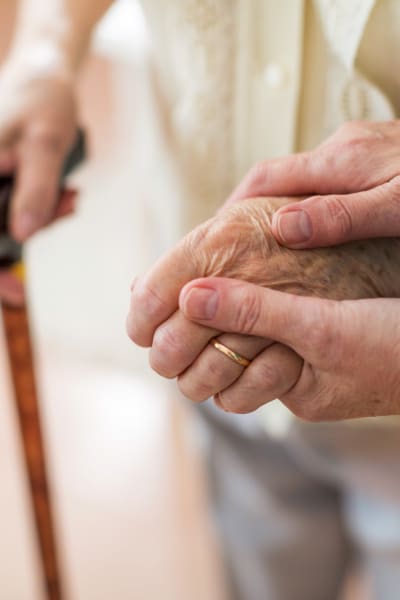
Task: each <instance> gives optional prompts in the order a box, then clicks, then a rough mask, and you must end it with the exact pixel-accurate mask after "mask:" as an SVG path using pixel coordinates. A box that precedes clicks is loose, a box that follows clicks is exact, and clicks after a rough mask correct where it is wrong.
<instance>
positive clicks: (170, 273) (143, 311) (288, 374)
mask: <svg viewBox="0 0 400 600" xmlns="http://www.w3.org/2000/svg"><path fill="white" fill-rule="evenodd" d="M292 200H293V199H288V198H286V199H285V198H280V199H278V198H255V199H251V200H246V201H244V202H240V203H234V204H232V205H230V206H228V207H226V208H224V209H223V210H221V211H220V212H219V213H218V215H217V216H216V217H215V218H214V219H211V220H210V221H208V222H206V223H205V224H203V225H201V226H200V227H198V228H196V229H195V230H194V231H193V232H192V233H190V234H189V235H188V236H186V237H185V238H184V240H183V241H182V242H181V243H180V244H179V245H178V246H177V247H176V248H175V249H174V250H172V251H171V252H170V253H169V254H168V255H166V256H165V257H163V258H162V259H161V260H160V261H159V262H158V263H157V264H156V265H155V267H154V268H153V269H152V270H151V271H150V273H148V274H147V275H146V276H145V277H144V278H143V279H141V280H138V281H136V283H135V285H134V288H133V293H132V300H131V310H130V316H129V319H128V331H129V334H130V336H131V338H132V339H133V341H135V342H136V343H138V344H140V345H144V346H151V352H150V362H151V364H152V366H153V368H154V369H155V370H156V371H157V372H158V373H160V374H161V375H163V376H166V377H176V376H178V377H179V385H180V387H181V390H182V391H183V393H184V394H185V395H186V396H188V397H189V398H191V399H192V400H195V401H202V400H205V399H206V398H207V397H209V396H210V395H214V394H218V397H217V401H219V402H220V404H222V406H223V407H224V408H226V409H228V410H232V411H234V412H248V411H249V410H254V409H255V408H257V407H258V406H259V405H260V404H263V403H265V402H266V401H268V400H272V399H274V398H276V397H279V398H285V396H286V394H287V393H288V391H289V390H291V389H292V388H293V386H295V385H296V381H298V379H299V377H301V374H302V373H303V369H304V364H305V361H304V358H303V357H302V355H301V354H299V353H297V352H295V351H293V348H292V347H291V346H290V345H287V344H277V343H273V342H272V341H271V340H269V339H268V336H265V335H264V333H262V334H259V333H258V332H257V333H255V332H254V331H253V330H250V331H249V327H248V326H247V327H244V324H242V325H241V320H242V319H241V316H240V314H239V315H238V317H237V318H238V321H237V324H236V327H237V328H236V331H237V332H240V333H244V334H247V337H239V336H238V335H235V334H234V333H232V334H226V333H225V334H223V335H219V334H220V333H221V332H223V331H233V332H234V331H235V329H234V328H233V327H232V324H230V328H229V329H226V330H225V329H224V328H223V327H218V326H216V327H214V326H213V322H212V321H210V322H209V325H210V326H209V327H205V326H204V321H201V322H200V323H194V322H189V321H188V320H187V319H186V318H185V316H184V315H183V313H182V311H179V310H178V303H179V294H180V292H181V289H182V287H183V286H184V285H185V284H186V283H188V282H189V281H192V280H193V279H196V278H198V277H206V278H213V277H224V278H230V279H231V280H232V279H235V280H242V281H246V282H251V283H252V284H256V286H257V287H256V289H259V288H260V287H261V288H272V289H275V290H280V291H284V292H286V293H290V294H297V295H298V296H315V297H319V298H326V299H330V300H353V299H362V298H383V297H398V296H400V281H399V278H398V277H397V273H398V269H399V266H400V242H399V241H398V240H396V239H386V240H382V239H376V240H370V241H365V242H352V243H349V244H346V245H344V246H342V247H337V248H331V249H318V250H307V251H304V250H301V251H299V250H289V249H287V248H284V247H282V246H280V245H279V244H278V243H277V242H276V240H275V238H274V236H273V235H272V232H271V219H272V216H273V214H274V211H275V210H277V209H279V208H280V207H282V206H284V205H286V204H287V203H288V202H291V201H292ZM205 281H207V280H205ZM231 283H233V282H231ZM204 285H205V284H204ZM205 287H206V286H205ZM252 289H253V287H252ZM203 291H204V290H203ZM201 293H202V292H200V294H201ZM283 296H284V297H286V296H288V297H292V296H290V295H289V294H284V295H283ZM332 304H333V305H335V306H336V305H338V306H340V305H341V304H342V303H340V302H333V303H332ZM329 305H330V306H331V303H330V304H329ZM227 306H230V305H229V304H228V305H227ZM240 307H241V304H240V303H239V304H237V308H238V310H239V313H240ZM243 307H244V308H246V310H247V311H249V312H250V313H251V312H252V307H251V305H250V307H249V306H247V307H246V306H245V305H243ZM244 308H243V311H244ZM299 309H300V306H299ZM316 314H317V315H318V311H317V313H316ZM255 316H256V315H255ZM255 316H254V320H255ZM191 318H193V315H191ZM246 318H247V319H248V316H247V317H246ZM250 320H251V319H250ZM253 325H254V323H253ZM314 325H315V324H314ZM316 326H317V327H318V323H317V324H316ZM250 329H251V328H250ZM364 329H365V328H364ZM260 330H261V329H260ZM257 331H258V330H257ZM254 333H255V335H256V336H257V337H256V338H254V337H249V334H253V335H254ZM216 335H218V336H219V339H220V340H221V341H222V342H223V343H225V344H226V345H227V346H229V347H231V348H232V349H234V350H236V351H237V352H239V353H240V354H242V355H244V356H246V357H247V358H250V359H251V358H254V357H255V356H257V355H260V352H263V353H264V354H265V352H266V351H267V352H268V355H269V359H268V361H267V362H268V364H267V363H265V360H264V374H262V373H261V374H259V375H258V381H260V378H261V379H263V380H264V381H266V380H268V378H269V380H270V384H269V385H268V386H264V388H263V389H262V392H263V393H262V394H261V395H260V394H258V395H257V394H254V393H252V394H250V393H248V391H249V389H253V388H254V387H255V386H253V388H252V386H249V382H247V388H246V389H247V392H243V394H241V398H239V399H238V397H237V396H235V399H234V401H229V394H228V396H227V389H229V388H230V387H232V386H233V384H234V383H235V382H236V381H237V380H238V378H240V376H241V375H243V371H244V370H243V368H242V367H240V366H238V365H236V364H235V363H233V362H232V361H230V360H229V359H227V358H226V357H225V356H223V355H221V354H220V353H218V352H217V351H216V350H215V349H214V348H211V347H210V346H208V342H209V340H210V339H211V338H212V337H214V336H216ZM307 335H308V337H310V339H311V338H312V332H308V334H307ZM271 337H272V336H271ZM272 339H273V340H278V341H279V338H278V337H272ZM329 341H330V336H329V335H327V338H326V343H328V344H329ZM266 348H267V350H265V349H266ZM353 350H354V349H353ZM260 356H261V355H260ZM255 362H256V361H255ZM266 364H267V366H266V367H265V365H266ZM247 373H250V368H249V369H248V371H247ZM274 373H275V374H277V376H275V375H274ZM272 380H273V381H272ZM266 388H267V389H266ZM325 391H326V390H325ZM253 392H254V389H253ZM335 393H336V392H335ZM336 395H337V393H336ZM344 396H346V399H347V393H346V394H344ZM344 396H343V397H344ZM227 397H228V400H227ZM222 398H223V399H224V400H221V399H222ZM243 398H245V402H243ZM346 402H347V400H346ZM337 404H338V406H339V404H340V406H341V413H340V414H341V416H340V415H339V416H338V412H340V411H337V412H336V413H335V414H333V413H332V412H329V414H328V412H326V414H325V415H324V418H348V417H349V416H360V414H359V413H360V409H359V407H358V408H357V409H356V410H355V411H354V414H353V412H352V411H351V410H346V411H344V410H343V407H344V406H345V404H343V402H341V403H337ZM347 404H348V402H347ZM369 410H370V411H371V407H370V408H369ZM382 410H384V411H387V410H388V409H387V407H386V408H385V409H382ZM297 412H298V411H297ZM375 412H376V411H375ZM385 414H387V412H386V413H385Z"/></svg>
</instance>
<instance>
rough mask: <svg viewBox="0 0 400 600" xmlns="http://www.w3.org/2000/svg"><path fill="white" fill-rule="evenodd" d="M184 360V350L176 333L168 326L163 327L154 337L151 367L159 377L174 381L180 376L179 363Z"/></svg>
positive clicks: (150, 358)
mask: <svg viewBox="0 0 400 600" xmlns="http://www.w3.org/2000/svg"><path fill="white" fill-rule="evenodd" d="M183 358H184V350H183V348H182V346H181V344H180V341H179V339H178V337H177V336H176V334H175V332H174V331H172V330H171V328H170V327H168V326H161V327H159V328H158V329H157V331H156V332H155V334H154V337H153V346H152V350H151V352H150V357H149V360H150V366H151V368H152V369H153V370H154V371H156V372H157V373H158V374H159V375H162V376H163V377H166V378H168V379H172V378H174V377H176V376H177V375H178V372H177V370H179V366H177V365H179V363H180V362H181V361H182V359H183Z"/></svg>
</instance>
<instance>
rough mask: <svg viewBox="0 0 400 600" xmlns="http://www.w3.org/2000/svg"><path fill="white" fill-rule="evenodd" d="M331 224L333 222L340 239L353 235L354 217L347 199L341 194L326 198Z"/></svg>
mask: <svg viewBox="0 0 400 600" xmlns="http://www.w3.org/2000/svg"><path fill="white" fill-rule="evenodd" d="M325 208H326V211H327V215H328V219H329V223H328V224H329V226H330V228H331V226H332V224H333V226H334V228H335V230H336V233H337V235H338V236H339V237H340V239H346V238H348V237H350V236H351V233H352V230H353V218H352V215H351V212H350V210H349V208H348V207H347V206H346V203H345V201H344V200H343V199H342V198H340V197H339V196H331V197H328V198H326V200H325Z"/></svg>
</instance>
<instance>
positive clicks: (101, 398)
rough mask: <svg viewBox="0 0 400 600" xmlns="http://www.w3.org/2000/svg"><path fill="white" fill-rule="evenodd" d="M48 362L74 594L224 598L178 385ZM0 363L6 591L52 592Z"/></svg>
mask: <svg viewBox="0 0 400 600" xmlns="http://www.w3.org/2000/svg"><path fill="white" fill-rule="evenodd" d="M2 354H3V350H2ZM45 358H46V360H45V361H41V364H42V366H41V368H40V369H39V371H40V373H41V381H42V390H43V394H42V398H43V417H44V425H45V430H46V435H47V443H48V450H49V459H50V463H51V472H52V477H53V483H54V492H55V494H54V496H55V500H56V511H57V519H58V524H59V538H60V543H61V547H62V556H63V563H64V572H65V578H66V583H67V589H68V591H69V595H68V597H69V598H71V599H72V600H110V599H112V598H118V600H142V599H143V600H144V599H146V600H160V599H161V598H162V599H163V600H188V599H190V600H197V599H198V600H200V599H201V600H203V599H205V598H207V600H221V599H222V598H223V597H224V595H223V592H222V586H221V577H220V571H219V562H218V556H217V553H216V551H215V545H214V543H213V540H212V535H211V532H210V524H209V520H208V515H207V512H206V499H205V486H204V481H203V475H202V472H201V468H200V464H199V460H198V457H197V450H196V443H193V441H192V440H194V439H196V437H197V435H196V431H195V430H194V429H193V427H192V424H191V420H190V418H189V417H188V416H187V415H186V411H185V410H183V409H182V406H181V405H180V404H179V403H177V402H176V401H174V400H173V399H172V397H171V396H173V393H172V391H171V392H168V390H167V389H166V388H164V387H162V386H161V385H160V384H159V383H158V382H156V381H155V380H152V379H151V378H148V377H147V375H142V376H139V375H137V376H134V375H127V374H126V373H124V372H118V371H112V370H109V369H107V368H105V367H104V368H102V367H100V366H97V367H96V366H93V365H92V366H90V365H84V364H79V363H78V362H77V363H75V364H74V363H73V362H72V361H71V359H69V360H68V361H67V360H66V359H65V357H64V358H63V357H61V356H56V355H54V353H51V354H48V355H46V357H45ZM0 365H1V372H0V381H1V382H2V384H1V385H2V387H1V388H0V390H1V391H0V398H1V401H0V476H1V481H2V485H1V490H0V531H1V536H0V598H1V599H2V600H42V598H43V596H42V594H41V590H40V580H39V575H38V565H37V562H36V555H35V545H34V541H33V539H32V531H31V524H30V519H29V510H28V507H27V497H26V493H25V492H26V491H25V485H24V479H23V472H22V467H21V461H20V451H19V446H18V439H17V436H16V428H15V422H14V414H13V405H12V399H11V397H10V393H9V391H10V390H9V389H5V387H6V386H4V385H3V382H5V381H7V373H6V371H5V369H4V365H5V357H4V356H3V355H1V356H0ZM168 396H170V397H168Z"/></svg>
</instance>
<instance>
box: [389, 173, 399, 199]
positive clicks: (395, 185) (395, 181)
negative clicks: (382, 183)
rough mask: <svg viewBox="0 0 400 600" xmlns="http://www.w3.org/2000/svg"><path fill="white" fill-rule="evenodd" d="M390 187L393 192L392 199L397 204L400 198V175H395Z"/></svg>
mask: <svg viewBox="0 0 400 600" xmlns="http://www.w3.org/2000/svg"><path fill="white" fill-rule="evenodd" d="M390 189H391V192H392V199H393V200H394V201H395V202H396V204H397V203H398V202H399V200H400V177H399V176H397V177H394V178H393V179H392V180H391V182H390Z"/></svg>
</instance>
